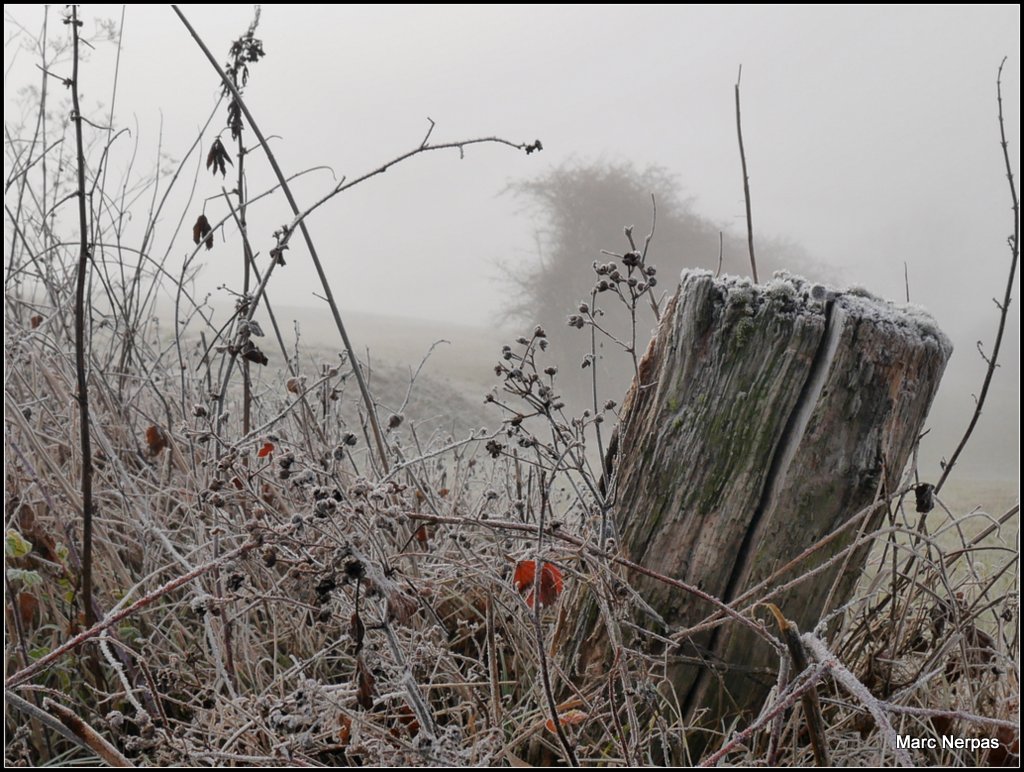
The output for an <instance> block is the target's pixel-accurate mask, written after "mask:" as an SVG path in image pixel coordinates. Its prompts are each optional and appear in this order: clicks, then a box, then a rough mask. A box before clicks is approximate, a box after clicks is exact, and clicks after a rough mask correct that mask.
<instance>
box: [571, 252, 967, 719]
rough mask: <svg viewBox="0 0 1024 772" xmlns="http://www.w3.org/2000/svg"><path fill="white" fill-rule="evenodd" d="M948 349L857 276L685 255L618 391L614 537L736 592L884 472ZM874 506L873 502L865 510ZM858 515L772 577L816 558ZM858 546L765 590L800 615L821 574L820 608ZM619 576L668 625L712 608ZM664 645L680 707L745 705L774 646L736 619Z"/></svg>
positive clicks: (812, 599)
mask: <svg viewBox="0 0 1024 772" xmlns="http://www.w3.org/2000/svg"><path fill="white" fill-rule="evenodd" d="M950 353H951V345H950V343H949V340H948V339H947V338H946V337H945V336H944V335H943V334H942V332H941V331H940V330H939V329H938V327H937V326H936V325H935V323H934V322H933V321H932V320H931V318H930V317H928V316H927V315H926V314H924V313H923V312H922V311H921V310H920V309H916V308H912V307H900V306H895V305H893V304H891V303H888V302H886V301H882V300H879V299H877V298H874V297H872V296H870V295H869V294H868V293H865V292H862V291H853V292H843V291H836V290H833V289H829V288H825V287H822V286H820V285H812V284H810V283H808V282H806V281H804V280H803V279H801V278H799V277H794V276H789V275H777V276H776V278H775V279H774V280H772V281H771V282H769V283H767V284H765V285H753V284H751V283H749V282H748V281H746V280H743V279H736V278H732V277H724V278H721V279H718V278H715V277H714V276H712V275H711V274H710V273H707V272H701V271H693V272H684V273H683V275H682V277H681V282H680V286H679V290H678V292H677V293H676V295H675V296H674V297H673V299H672V300H671V302H670V303H669V304H668V305H667V307H666V309H665V312H664V313H663V314H662V318H661V322H660V325H659V328H658V330H657V332H656V335H655V338H654V340H653V341H652V343H651V345H650V347H649V348H648V350H647V353H646V354H645V355H644V358H643V361H642V362H641V366H640V368H639V377H638V378H637V379H636V380H634V383H633V386H632V387H631V389H630V391H629V393H628V395H627V397H626V400H625V402H624V405H623V411H622V416H621V424H620V437H619V455H618V466H617V468H616V470H615V472H614V483H613V496H614V502H615V503H614V509H613V513H614V521H615V523H616V525H617V527H618V529H619V534H620V537H621V548H622V551H623V552H624V553H625V555H626V557H628V558H629V559H630V560H633V561H635V562H637V563H640V564H642V565H644V566H646V567H648V568H651V569H654V570H656V571H658V572H660V573H662V574H667V575H669V576H672V577H674V578H677V579H681V580H683V581H685V582H687V583H689V584H692V585H694V586H697V587H700V588H701V589H702V590H703V591H705V592H707V593H710V594H711V595H713V596H715V597H717V598H719V599H721V600H723V601H725V602H730V601H732V600H734V599H736V598H737V597H739V596H740V595H742V593H743V592H744V591H745V590H746V589H748V588H749V587H752V586H754V585H756V584H757V583H758V582H760V581H762V580H764V579H765V578H767V577H769V576H770V575H771V574H772V573H773V572H775V571H777V570H778V569H779V568H780V567H782V566H784V565H785V564H786V563H787V562H788V561H790V560H792V559H793V558H795V557H796V556H798V555H799V554H800V553H801V552H802V551H804V550H805V549H806V548H807V547H809V546H810V545H812V544H813V543H815V542H816V541H818V540H819V539H821V538H822V537H824V536H826V535H828V534H830V533H832V532H833V531H834V530H835V529H836V528H837V527H839V526H840V525H842V524H844V523H845V522H846V521H847V520H848V519H849V518H851V517H853V516H854V515H855V514H856V513H858V512H861V511H863V510H864V509H865V507H867V506H868V505H870V504H871V502H872V501H874V500H875V498H876V496H877V495H878V493H879V491H880V490H881V489H883V488H888V489H892V488H893V487H894V486H896V485H897V483H898V480H899V476H900V474H901V472H902V470H903V468H904V466H905V465H906V463H907V460H908V458H909V455H910V453H911V450H912V448H913V445H914V443H915V441H916V440H917V437H918V435H919V433H920V431H921V428H922V426H923V424H924V421H925V418H926V416H927V412H928V408H929V406H930V405H931V401H932V398H933V397H934V395H935V391H936V389H937V387H938V384H939V380H940V378H941V375H942V372H943V370H944V368H945V365H946V362H947V360H948V358H949V355H950ZM881 515H882V510H881V509H879V508H876V509H874V510H871V511H870V516H869V517H867V518H865V522H863V523H861V524H859V525H860V527H861V528H867V529H870V528H873V527H875V526H876V525H877V523H878V519H879V518H880V517H881ZM857 531H858V528H851V529H847V531H845V532H844V533H843V535H842V536H841V537H839V538H836V539H835V540H833V541H832V542H831V543H830V544H829V545H828V546H827V548H825V549H823V550H820V551H818V552H816V553H815V554H814V555H813V556H812V557H811V558H810V559H809V560H807V561H805V562H803V563H801V564H799V565H797V566H794V567H793V569H792V570H791V571H789V572H787V573H786V574H785V575H783V576H779V577H776V578H774V579H773V580H772V582H771V585H772V586H778V585H780V584H782V583H784V582H786V581H788V580H790V579H793V578H794V577H796V576H797V575H798V574H801V573H804V572H806V571H808V570H810V569H812V568H814V567H815V566H817V565H820V564H821V563H823V562H824V561H826V560H828V558H830V557H831V556H832V555H834V554H836V553H837V552H838V551H840V550H842V549H844V548H845V547H846V546H848V545H849V544H850V543H851V542H852V540H853V539H854V538H855V537H856V534H857ZM865 559H866V548H862V549H860V550H858V551H857V552H856V553H855V554H854V556H853V557H852V559H850V560H849V561H846V562H845V563H843V562H842V561H839V563H838V564H837V565H836V566H832V567H830V568H829V569H827V570H825V571H822V572H820V573H819V574H817V575H816V576H815V577H814V579H813V581H808V582H803V583H801V584H799V585H798V586H796V587H795V588H793V589H792V590H790V591H787V592H786V593H784V594H782V595H781V596H776V597H775V598H774V602H775V603H776V604H777V605H778V606H779V607H780V608H781V609H782V610H783V612H784V613H785V614H786V616H787V617H788V618H790V619H792V620H794V621H795V622H796V623H797V624H798V625H799V626H800V628H801V629H804V630H811V629H813V628H814V627H815V625H816V624H817V622H818V620H819V619H820V618H821V616H822V614H823V613H824V612H825V611H826V609H825V608H824V605H825V603H826V599H827V597H828V596H829V594H830V591H831V590H832V587H833V584H835V585H836V590H835V592H833V593H832V594H831V600H830V608H835V607H837V606H838V605H841V604H842V603H843V602H844V601H845V600H846V599H847V598H848V597H849V595H850V593H851V591H852V589H853V583H854V581H855V579H856V577H857V575H858V572H859V571H860V569H861V568H862V566H863V562H864V560H865ZM844 565H845V572H844V573H843V575H842V576H840V575H839V574H840V571H841V569H842V567H843V566H844ZM629 579H630V581H631V583H632V584H633V586H634V587H635V588H636V589H637V590H638V591H639V593H640V594H641V596H642V597H643V599H644V600H645V601H646V603H648V604H649V605H650V607H651V608H652V609H653V611H654V612H655V613H656V614H657V615H658V616H660V617H661V618H662V619H664V620H665V622H666V624H667V625H668V628H669V629H671V630H675V631H678V630H680V629H682V630H685V629H687V628H689V627H692V626H695V625H697V624H699V623H701V622H702V621H704V620H706V619H707V618H708V617H709V616H710V615H711V614H712V613H713V612H714V611H715V609H714V608H713V607H712V606H711V605H710V604H708V603H707V602H705V601H703V600H701V599H700V598H698V597H697V596H696V595H692V594H687V593H683V592H680V591H679V590H678V589H677V588H673V587H670V586H668V585H666V584H665V583H663V582H659V581H658V580H656V579H654V578H651V577H648V576H643V575H639V574H637V575H632V576H630V577H629ZM649 616H650V615H648V617H649ZM592 619H593V615H588V614H581V615H580V617H579V620H580V622H582V623H583V624H581V625H579V626H578V627H577V629H576V630H575V632H574V634H573V640H574V642H575V644H576V645H575V647H574V648H573V652H574V654H578V656H579V659H578V660H576V664H578V665H580V666H581V667H583V668H584V669H585V668H586V666H587V665H588V664H590V665H595V664H597V663H598V662H600V661H601V660H602V658H603V656H604V654H603V653H602V652H601V651H600V638H601V636H600V634H599V633H595V631H594V630H592V629H584V627H585V625H589V624H592V623H591V622H590V621H589V620H592ZM647 623H648V624H650V619H648V622H647ZM658 632H659V633H662V632H665V631H663V630H659V631H658ZM669 654H670V655H671V657H670V666H669V678H670V681H671V682H672V685H673V688H674V691H675V693H676V694H677V695H678V698H679V699H680V702H681V703H682V707H683V708H684V709H685V710H686V711H687V712H688V713H689V714H690V715H691V716H693V715H695V714H696V713H697V712H698V711H701V713H702V715H705V716H710V717H712V718H713V719H720V718H723V717H725V716H728V715H732V714H737V713H740V714H742V713H749V712H750V711H754V710H756V709H757V707H758V705H759V703H760V700H761V699H763V697H764V696H765V695H766V694H767V691H768V689H769V688H770V686H771V685H772V684H773V683H774V680H775V675H774V669H775V667H776V666H777V663H778V657H777V655H776V654H775V652H774V651H773V650H772V649H771V647H770V646H768V645H767V644H766V643H764V641H761V640H759V639H758V637H757V636H756V635H755V634H754V633H752V632H751V631H750V630H749V629H747V628H744V627H742V626H741V625H738V624H736V623H735V622H732V621H729V622H725V623H723V624H721V625H719V626H717V627H715V628H714V629H710V630H709V629H704V630H702V631H700V632H697V633H695V634H693V635H691V636H683V637H682V643H681V645H680V646H679V647H678V651H675V652H669Z"/></svg>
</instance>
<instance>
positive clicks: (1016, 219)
mask: <svg viewBox="0 0 1024 772" xmlns="http://www.w3.org/2000/svg"><path fill="white" fill-rule="evenodd" d="M1005 64H1006V58H1005V57H1004V58H1003V61H1002V62H1000V63H999V72H998V74H997V75H996V101H997V102H998V104H999V144H1000V146H1001V147H1002V149H1003V165H1004V166H1005V168H1006V180H1007V182H1008V183H1009V185H1010V201H1011V202H1012V204H1013V236H1011V237H1010V238H1009V239H1008V242H1009V246H1010V274H1009V276H1008V277H1007V279H1006V292H1005V294H1004V295H1003V303H1002V305H999V304H998V303H997V304H996V305H998V306H999V327H998V328H997V329H996V340H995V343H993V344H992V355H991V356H990V357H988V369H987V370H986V371H985V380H984V381H983V382H982V384H981V392H980V393H979V394H978V399H977V402H976V404H975V406H974V414H973V415H972V416H971V421H970V423H969V424H968V425H967V430H966V431H965V432H964V436H963V437H962V438H961V439H960V444H958V445H957V446H956V450H954V451H953V455H952V456H950V457H949V463H947V464H946V466H945V468H944V469H943V470H942V475H941V476H940V477H939V481H938V482H937V483H935V492H936V493H938V492H939V491H940V490H941V489H942V486H943V484H944V483H945V482H946V478H947V477H949V473H950V472H952V471H953V465H954V464H955V463H956V461H957V459H958V458H959V457H960V454H961V453H962V452H963V449H964V447H966V445H967V441H968V440H969V439H970V438H971V434H973V433H974V427H975V426H977V424H978V419H979V418H981V410H982V407H984V405H985V397H986V396H988V387H989V386H990V385H991V383H992V376H993V375H995V372H996V367H997V366H998V364H997V362H998V360H999V348H1000V346H1002V344H1003V331H1004V330H1005V329H1006V317H1007V315H1008V314H1009V312H1010V301H1011V299H1012V293H1013V280H1014V277H1015V276H1016V274H1017V258H1019V257H1020V201H1019V200H1018V198H1017V185H1016V183H1015V182H1014V181H1013V167H1011V166H1010V151H1009V149H1008V147H1007V142H1006V124H1005V122H1004V121H1003V82H1002V79H1003V66H1004V65H1005Z"/></svg>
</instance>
